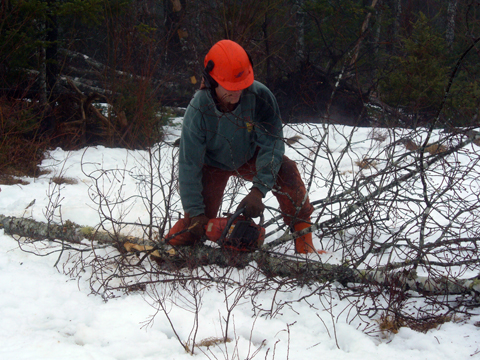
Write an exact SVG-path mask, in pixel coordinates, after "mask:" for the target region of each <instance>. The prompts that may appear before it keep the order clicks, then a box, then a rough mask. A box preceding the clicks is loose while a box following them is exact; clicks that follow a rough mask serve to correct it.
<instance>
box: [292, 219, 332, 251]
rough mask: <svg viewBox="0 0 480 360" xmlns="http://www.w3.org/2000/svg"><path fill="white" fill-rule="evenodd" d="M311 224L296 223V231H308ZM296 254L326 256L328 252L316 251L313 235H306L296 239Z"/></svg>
mask: <svg viewBox="0 0 480 360" xmlns="http://www.w3.org/2000/svg"><path fill="white" fill-rule="evenodd" d="M310 225H311V224H309V223H306V222H299V223H296V224H295V225H294V226H293V228H294V229H295V231H300V230H303V229H306V228H308V227H310ZM295 252H296V253H297V254H308V253H314V252H316V253H319V254H325V253H326V251H324V250H318V251H317V250H316V249H315V247H314V246H313V242H312V233H308V234H305V235H303V236H300V237H299V238H296V239H295Z"/></svg>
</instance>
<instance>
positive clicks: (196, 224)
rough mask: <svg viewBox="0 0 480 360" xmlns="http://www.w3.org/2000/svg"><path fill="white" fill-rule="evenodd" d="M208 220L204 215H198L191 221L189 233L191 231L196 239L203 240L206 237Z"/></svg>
mask: <svg viewBox="0 0 480 360" xmlns="http://www.w3.org/2000/svg"><path fill="white" fill-rule="evenodd" d="M208 220H209V219H208V218H207V217H206V216H205V215H204V214H201V215H197V216H194V217H192V218H191V219H190V226H189V227H188V231H190V232H191V233H192V234H193V235H195V236H196V237H199V238H201V237H202V236H203V235H205V225H207V223H208Z"/></svg>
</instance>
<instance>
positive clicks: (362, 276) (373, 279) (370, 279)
mask: <svg viewBox="0 0 480 360" xmlns="http://www.w3.org/2000/svg"><path fill="white" fill-rule="evenodd" d="M0 225H1V226H2V227H3V228H4V231H5V234H8V235H12V236H13V235H17V236H20V237H25V238H29V239H32V240H45V239H46V240H57V241H58V240H60V241H67V242H70V243H74V244H80V243H81V242H82V241H84V240H85V239H87V240H90V241H94V242H98V243H100V244H102V245H112V246H114V247H116V248H117V249H118V250H119V251H120V252H123V253H125V252H130V253H132V252H136V253H137V254H140V255H142V254H143V255H144V256H152V258H153V259H154V260H155V261H156V262H157V263H159V264H162V263H169V264H174V265H175V268H176V269H179V268H182V267H191V266H195V267H199V266H205V265H216V266H219V267H237V268H244V267H246V266H252V263H254V264H256V267H257V268H258V269H259V270H260V271H262V272H263V273H264V274H265V275H266V276H278V277H289V278H293V279H297V280H298V281H300V282H321V283H326V282H338V283H340V284H342V285H344V286H346V287H349V286H350V285H353V286H357V285H360V284H364V285H365V284H370V285H379V286H385V287H388V286H392V285H391V284H395V285H394V286H397V287H401V288H403V290H413V291H417V292H419V293H420V294H425V295H454V294H470V295H474V296H475V297H476V298H477V299H478V296H479V295H480V275H479V276H477V277H475V278H470V279H456V278H453V277H438V276H437V277H435V278H431V277H428V276H418V275H417V274H416V273H415V272H414V271H405V270H402V271H392V266H388V265H387V266H384V267H379V268H376V269H369V270H365V269H355V268H353V267H350V266H348V265H337V264H327V263H324V262H321V261H316V260H312V259H309V258H305V257H302V256H289V255H286V254H279V253H274V252H271V251H268V250H266V247H265V246H264V247H263V248H261V249H259V250H258V251H255V252H252V253H239V252H233V251H227V250H225V249H222V248H214V247H211V246H207V245H203V244H200V245H198V246H194V247H175V248H174V247H172V246H170V245H167V244H165V243H163V242H154V241H151V240H145V239H142V238H137V237H132V236H123V235H114V234H111V233H108V232H104V231H96V230H95V229H94V228H92V227H89V226H80V225H77V224H75V223H73V222H66V223H65V224H63V225H57V224H47V223H44V222H38V221H35V220H32V219H26V218H16V217H7V216H4V215H1V214H0ZM254 266H255V265H254Z"/></svg>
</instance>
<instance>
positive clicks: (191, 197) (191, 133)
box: [178, 100, 206, 217]
mask: <svg viewBox="0 0 480 360" xmlns="http://www.w3.org/2000/svg"><path fill="white" fill-rule="evenodd" d="M192 102H193V100H192ZM192 102H191V103H190V105H189V106H188V108H187V111H186V112H185V117H184V119H183V126H182V134H181V137H180V153H179V161H178V175H179V187H180V198H181V201H182V206H183V210H184V211H185V212H187V213H188V214H189V215H190V216H192V217H193V216H197V215H200V214H203V213H204V208H205V205H204V202H203V196H202V168H203V163H204V157H205V149H206V137H205V131H204V126H203V125H202V124H203V121H204V119H203V115H202V113H201V111H199V110H198V109H196V108H195V106H194V105H192Z"/></svg>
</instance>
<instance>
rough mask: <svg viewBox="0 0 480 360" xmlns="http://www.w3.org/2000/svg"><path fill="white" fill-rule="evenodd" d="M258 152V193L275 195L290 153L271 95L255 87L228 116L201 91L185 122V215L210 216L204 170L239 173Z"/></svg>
mask: <svg viewBox="0 0 480 360" xmlns="http://www.w3.org/2000/svg"><path fill="white" fill-rule="evenodd" d="M257 148H258V155H257V160H256V168H257V175H256V177H255V178H254V179H253V187H257V188H258V189H259V190H260V191H261V192H262V193H263V194H264V195H265V194H266V193H267V192H268V191H269V190H271V189H272V187H273V185H274V184H275V180H276V176H277V173H278V170H279V168H280V165H281V161H282V156H283V154H284V152H285V146H284V143H283V132H282V120H281V117H280V111H279V108H278V104H277V101H276V99H275V97H274V95H273V94H272V93H271V91H270V90H269V89H268V88H267V87H266V86H265V85H263V84H261V83H260V82H258V81H255V82H254V83H253V84H252V85H251V86H250V87H249V88H247V89H245V90H244V91H243V93H242V96H241V98H240V103H239V104H238V105H237V107H236V108H235V110H234V111H232V112H230V113H223V112H221V111H219V110H218V109H217V107H216V105H215V102H214V100H213V98H212V95H211V93H210V91H209V90H199V91H197V93H196V94H195V96H194V97H193V99H192V100H191V101H190V104H189V105H188V107H187V111H186V112H185V117H184V120H183V127H182V135H181V140H180V156H179V184H180V197H181V200H182V205H183V209H184V211H185V212H187V213H189V215H190V216H192V217H193V216H196V215H200V214H202V213H204V207H205V206H204V203H203V197H202V167H203V165H204V164H207V165H210V166H214V167H216V168H220V169H223V170H235V169H238V168H239V167H240V166H242V165H243V164H245V163H246V162H247V161H248V160H250V159H251V158H252V157H253V156H254V155H255V151H256V150H257Z"/></svg>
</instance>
